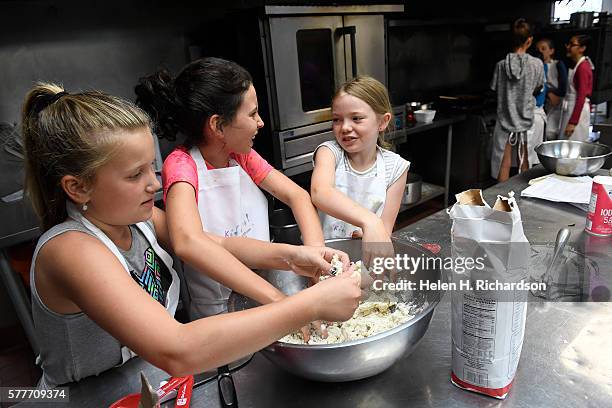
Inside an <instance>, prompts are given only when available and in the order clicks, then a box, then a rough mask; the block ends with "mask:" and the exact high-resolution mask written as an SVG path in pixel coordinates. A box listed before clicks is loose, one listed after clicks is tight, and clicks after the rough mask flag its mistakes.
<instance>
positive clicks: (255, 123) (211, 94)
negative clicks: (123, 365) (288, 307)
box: [136, 58, 324, 319]
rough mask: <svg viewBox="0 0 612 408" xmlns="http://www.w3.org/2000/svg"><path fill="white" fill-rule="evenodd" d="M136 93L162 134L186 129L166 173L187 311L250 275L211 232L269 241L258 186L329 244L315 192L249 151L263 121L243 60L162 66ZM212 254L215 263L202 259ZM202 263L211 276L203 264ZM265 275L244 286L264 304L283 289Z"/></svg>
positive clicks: (205, 311) (208, 304) (212, 305)
mask: <svg viewBox="0 0 612 408" xmlns="http://www.w3.org/2000/svg"><path fill="white" fill-rule="evenodd" d="M136 93H137V94H138V100H137V103H138V104H139V105H140V106H141V107H143V108H144V109H145V110H147V111H149V112H150V113H151V116H152V117H155V118H156V121H157V124H158V129H157V135H158V136H159V137H169V138H173V137H174V136H176V133H177V128H178V130H180V131H181V133H182V134H183V135H184V136H185V141H184V145H182V146H179V147H177V148H176V149H175V150H174V151H172V152H171V153H170V155H168V157H166V160H165V161H164V167H163V170H162V178H163V180H164V199H165V201H166V210H167V214H168V219H169V230H170V234H171V236H172V239H173V241H176V242H177V243H178V247H177V248H178V249H177V255H178V256H179V257H180V258H181V259H182V260H183V262H184V265H185V268H184V269H185V278H186V279H185V280H186V283H187V284H186V287H187V291H188V293H189V297H188V298H186V299H184V300H185V302H186V303H188V304H189V310H190V317H191V319H197V318H200V317H203V316H211V315H215V314H219V313H222V312H224V311H226V302H227V299H228V296H229V293H230V290H229V288H228V287H226V286H230V285H229V282H228V280H227V279H232V277H233V278H234V282H235V281H236V280H239V279H238V278H236V276H237V274H238V273H239V274H240V276H242V277H244V278H245V279H249V278H248V277H247V275H248V274H249V273H251V274H252V272H251V271H249V269H248V268H247V267H246V266H244V265H240V263H239V262H238V261H237V260H236V259H235V258H234V257H233V256H232V255H231V254H230V253H229V252H228V251H224V250H223V248H219V247H218V246H215V245H214V243H212V242H211V241H210V239H207V238H206V237H208V236H209V235H208V234H212V235H220V236H222V237H228V236H241V237H249V238H255V239H259V240H264V241H269V240H270V235H269V222H268V210H267V201H266V198H265V196H264V194H263V193H262V191H261V190H260V189H263V190H266V191H267V192H269V193H270V194H271V195H272V196H273V197H275V198H277V199H278V200H279V201H281V202H283V203H285V204H286V205H287V206H289V207H290V208H291V210H292V212H293V214H294V216H295V219H296V222H297V224H298V226H299V228H300V232H301V233H302V241H303V243H304V244H305V245H308V246H319V247H322V246H324V240H323V232H322V230H321V224H320V222H319V218H318V216H317V213H316V211H315V208H314V206H313V205H312V203H311V200H310V195H309V194H308V193H307V192H306V190H304V189H303V188H301V187H300V186H298V185H297V184H296V183H295V182H293V181H292V180H291V179H289V178H288V177H287V176H285V175H284V174H282V173H280V172H278V171H277V170H275V169H273V168H272V166H271V165H270V164H269V163H268V162H267V161H266V160H264V159H263V158H262V157H261V156H260V155H259V154H258V153H257V152H256V151H255V150H253V143H254V139H255V137H256V135H257V133H258V131H259V129H261V128H262V127H263V126H264V123H263V121H262V119H261V117H260V116H259V113H258V102H257V93H256V91H255V88H254V86H253V81H252V78H251V75H250V74H249V73H248V72H247V71H246V70H245V69H244V68H243V67H241V66H240V65H238V64H236V63H235V62H232V61H227V60H223V59H219V58H203V59H200V60H196V61H193V62H191V63H190V64H188V65H187V66H185V67H184V68H183V69H182V70H181V73H180V74H179V75H178V76H177V77H176V78H174V79H172V78H170V75H169V74H168V73H167V72H165V71H162V72H159V73H157V74H155V75H152V76H149V77H146V78H143V79H141V80H140V84H139V85H138V86H137V87H136ZM177 125H178V126H177ZM192 188H193V189H192ZM194 190H195V191H194ZM194 192H195V195H194ZM196 207H197V212H196V211H195V210H196ZM198 226H199V228H197V227H198ZM203 232H204V233H203ZM200 244H202V245H204V246H206V245H208V248H207V249H203V246H202V245H200ZM213 256H214V257H216V258H217V260H218V262H217V263H216V264H215V265H211V264H206V262H205V261H203V260H202V259H201V258H202V257H208V258H211V257H213ZM204 264H205V266H202V265H204ZM202 268H205V269H206V270H207V272H208V274H209V275H210V276H208V277H207V276H203V275H202V273H201V272H198V270H200V271H201V270H202ZM228 268H229V271H228ZM230 271H231V274H230ZM219 280H221V281H223V282H224V283H225V285H222V284H220V283H218V281H219ZM260 281H261V282H260V284H257V282H255V279H254V278H250V279H249V282H251V283H252V285H250V284H244V285H243V288H245V289H246V288H247V286H248V287H250V288H252V289H255V290H259V292H260V293H259V295H260V296H259V298H256V300H258V301H260V302H261V303H269V302H271V301H276V300H279V298H280V297H281V295H282V293H280V292H279V291H277V290H276V291H274V292H272V291H271V289H272V287H271V286H270V285H269V284H268V283H266V282H265V281H264V280H263V279H260ZM262 285H265V286H266V288H264V286H262ZM255 286H258V287H259V289H257V288H256V287H255ZM232 288H233V289H236V287H235V286H232ZM263 292H266V293H263ZM243 294H245V293H243Z"/></svg>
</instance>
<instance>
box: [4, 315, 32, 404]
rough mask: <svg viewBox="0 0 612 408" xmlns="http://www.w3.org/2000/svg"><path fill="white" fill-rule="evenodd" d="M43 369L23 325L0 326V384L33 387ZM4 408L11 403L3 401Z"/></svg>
mask: <svg viewBox="0 0 612 408" xmlns="http://www.w3.org/2000/svg"><path fill="white" fill-rule="evenodd" d="M40 375H41V371H40V369H39V368H38V367H37V366H36V365H35V364H34V353H33V352H32V349H31V348H30V343H29V342H28V340H27V338H26V336H25V333H24V332H23V329H22V328H21V326H19V325H18V326H11V327H6V328H0V386H1V387H9V386H20V387H33V386H35V385H36V383H37V382H38V379H39V378H40ZM0 406H1V407H2V408H5V407H8V406H9V405H7V404H5V403H2V404H0Z"/></svg>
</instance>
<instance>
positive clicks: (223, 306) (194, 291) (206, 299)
mask: <svg viewBox="0 0 612 408" xmlns="http://www.w3.org/2000/svg"><path fill="white" fill-rule="evenodd" d="M189 154H190V155H191V157H192V158H193V159H194V161H195V162H196V166H197V169H198V184H199V188H198V190H199V191H198V211H199V213H200V219H201V220H202V228H204V230H205V231H206V232H209V233H212V234H216V235H220V236H222V237H235V236H238V237H249V238H254V239H259V240H262V241H269V240H270V229H269V223H268V200H267V199H266V196H265V195H264V194H263V193H262V192H261V190H260V189H259V187H257V185H256V184H255V183H254V182H253V180H251V178H250V177H249V175H248V174H247V173H246V172H245V171H244V170H243V169H242V167H240V165H238V163H236V161H235V160H232V159H230V163H229V164H230V166H229V167H225V168H220V169H212V170H209V169H207V167H206V162H205V161H204V158H203V157H202V154H201V153H200V150H199V149H198V148H197V147H192V148H191V150H190V151H189ZM183 271H184V273H185V279H186V282H187V290H188V291H189V297H190V305H189V315H190V317H191V319H197V318H199V317H202V316H214V315H216V314H219V313H224V312H226V311H227V300H228V298H229V295H230V293H231V289H229V288H228V287H226V286H223V285H222V284H220V283H219V282H217V281H216V280H214V279H212V278H210V277H208V276H205V275H203V274H202V273H201V272H200V271H199V270H197V269H196V268H194V267H192V266H191V265H189V264H186V263H185V264H183Z"/></svg>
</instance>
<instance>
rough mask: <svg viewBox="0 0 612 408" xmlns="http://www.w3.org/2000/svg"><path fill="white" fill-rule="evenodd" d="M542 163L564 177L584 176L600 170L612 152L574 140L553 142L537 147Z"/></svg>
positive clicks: (606, 148)
mask: <svg viewBox="0 0 612 408" xmlns="http://www.w3.org/2000/svg"><path fill="white" fill-rule="evenodd" d="M535 152H536V153H537V155H538V158H539V159H540V163H542V166H544V167H545V168H546V169H547V170H548V171H551V172H553V173H557V174H560V175H562V176H584V175H587V174H593V173H595V172H596V171H597V170H599V169H600V168H601V167H602V166H603V165H604V163H605V162H606V158H607V157H608V156H610V155H611V154H612V150H611V149H610V148H609V147H608V146H606V145H603V144H599V143H586V142H578V141H574V140H551V141H548V142H544V143H541V144H539V145H538V146H536V148H535Z"/></svg>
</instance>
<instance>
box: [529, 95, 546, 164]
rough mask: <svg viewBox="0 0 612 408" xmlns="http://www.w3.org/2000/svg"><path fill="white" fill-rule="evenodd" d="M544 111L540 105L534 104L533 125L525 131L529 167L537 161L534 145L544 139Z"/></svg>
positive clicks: (538, 161)
mask: <svg viewBox="0 0 612 408" xmlns="http://www.w3.org/2000/svg"><path fill="white" fill-rule="evenodd" d="M546 123H547V121H546V112H544V108H543V107H542V106H536V107H535V109H534V110H533V125H532V126H531V128H530V129H529V130H528V131H527V160H528V163H529V167H532V166H534V165H536V164H538V163H540V160H539V159H538V154H537V153H536V152H535V147H536V146H537V145H539V144H540V143H542V142H543V141H544V127H545V126H546Z"/></svg>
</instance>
